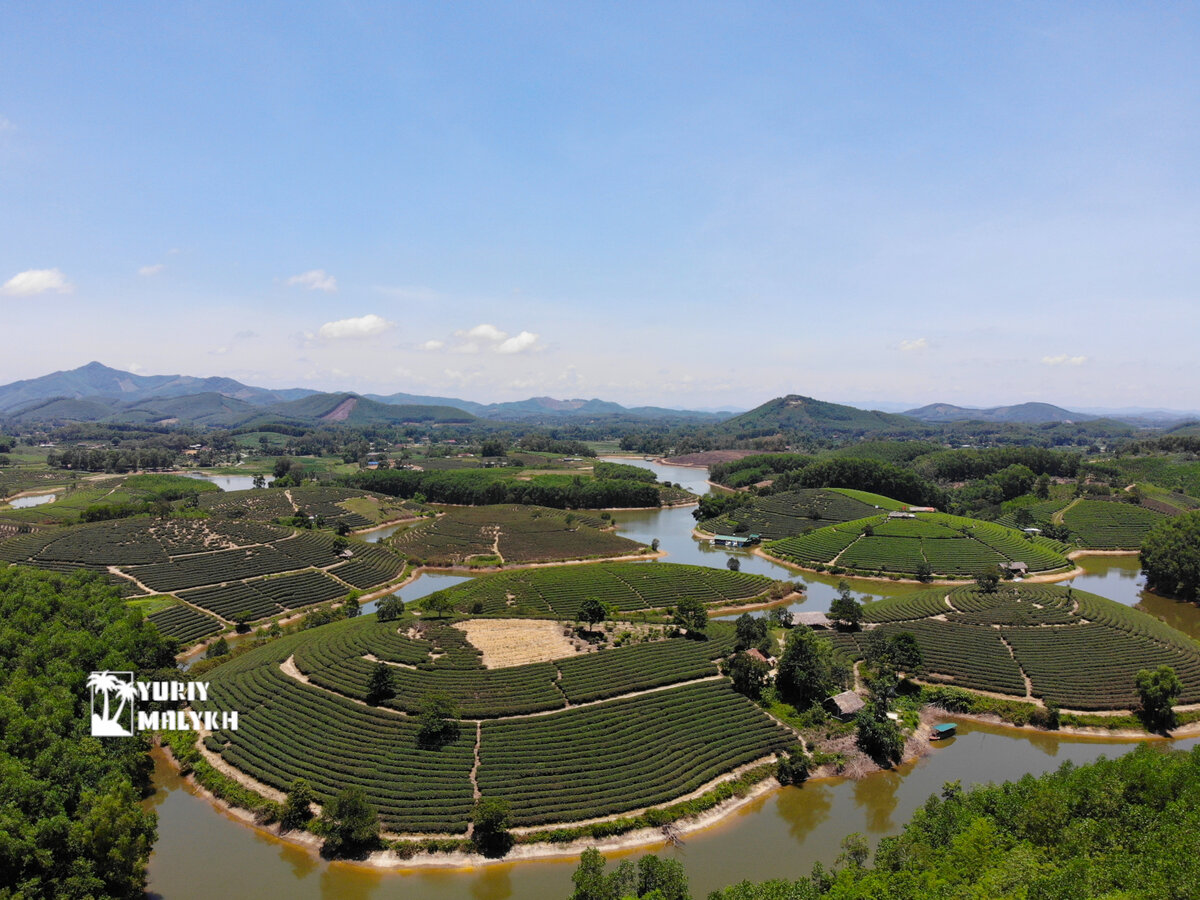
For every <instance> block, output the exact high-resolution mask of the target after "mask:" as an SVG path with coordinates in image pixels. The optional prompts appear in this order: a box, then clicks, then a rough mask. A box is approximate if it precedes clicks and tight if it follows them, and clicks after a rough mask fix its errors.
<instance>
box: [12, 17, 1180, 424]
mask: <svg viewBox="0 0 1200 900" xmlns="http://www.w3.org/2000/svg"><path fill="white" fill-rule="evenodd" d="M0 32H2V33H3V34H4V35H5V38H4V42H3V43H4V51H3V53H0V320H2V321H4V323H5V326H6V327H5V329H4V330H5V331H6V332H7V333H9V334H10V335H14V336H15V340H10V341H8V342H6V343H7V352H6V353H5V354H3V355H0V381H5V382H6V381H10V380H14V379H17V378H26V377H32V376H36V375H39V374H44V373H45V372H48V371H52V370H54V369H58V368H72V367H74V366H76V365H79V364H82V363H84V362H87V361H89V360H91V359H99V360H101V361H102V362H105V363H107V364H109V365H113V366H117V367H121V368H127V367H128V368H133V367H136V369H137V370H138V371H142V372H185V373H188V374H196V375H230V376H233V377H236V378H239V379H241V380H244V381H248V382H251V383H255V384H261V385H266V386H278V387H282V386H307V387H314V388H335V387H337V388H348V389H354V390H359V391H364V392H366V391H378V392H384V393H390V392H393V391H408V392H413V393H431V394H441V395H453V396H462V397H467V398H470V399H477V400H482V401H493V400H504V399H516V398H520V397H526V396H530V395H534V394H550V395H553V396H559V397H562V396H586V397H590V396H600V397H603V398H605V399H612V400H617V401H619V402H625V403H661V404H665V405H671V406H693V407H713V406H736V407H749V406H752V405H754V404H757V403H759V402H762V401H763V400H766V399H769V398H770V397H772V396H777V395H779V394H783V393H802V394H808V395H811V396H816V397H819V398H822V399H830V400H839V401H850V402H857V403H862V404H871V403H873V402H884V401H893V402H912V403H926V402H933V401H949V402H958V403H963V404H968V405H990V404H997V403H1010V402H1022V401H1025V400H1045V401H1050V402H1057V403H1060V404H1063V405H1067V406H1071V405H1076V406H1129V405H1144V406H1173V407H1178V408H1195V407H1198V406H1200V396H1198V394H1197V391H1196V385H1197V383H1198V381H1200V379H1198V377H1197V376H1198V374H1200V372H1198V363H1197V359H1198V358H1200V356H1198V354H1197V352H1196V341H1197V338H1198V337H1200V327H1198V326H1200V313H1198V312H1197V309H1198V303H1200V253H1198V252H1197V247H1198V246H1200V216H1198V213H1200V178H1198V177H1197V173H1198V172H1200V141H1198V137H1200V133H1198V131H1200V116H1198V115H1197V110H1198V109H1200V62H1198V61H1197V60H1198V57H1197V54H1196V52H1195V47H1196V46H1197V45H1198V44H1200V41H1198V38H1200V11H1198V9H1197V7H1196V6H1195V5H1185V4H1169V3H1164V4H1156V5H1154V6H1149V5H1134V4H1111V5H1104V4H1088V5H1086V6H1085V5H1082V4H1080V5H1063V4H1042V3H1030V4H1019V3H1010V4H953V3H948V4H882V3H881V4H874V3H869V4H867V3H864V4H840V3H828V4H815V3H814V4H784V3H775V4H754V3H727V4H703V3H686V4H683V3H680V4H668V3H650V4H645V3H638V4H632V3H630V4H618V3H598V4H585V3H571V4H561V3H557V4H549V3H547V4H539V3H529V2H523V3H520V4H486V3H462V4H409V5H405V4H396V3H380V4H374V3H358V2H342V3H326V4H291V3H286V4H284V3H281V4H263V3H251V4H213V3H209V4H199V3H191V4H188V3H177V4H141V3H125V4H103V5H101V4H83V3H80V4H59V3H42V4H36V5H34V4H7V5H5V6H4V7H2V8H0Z"/></svg>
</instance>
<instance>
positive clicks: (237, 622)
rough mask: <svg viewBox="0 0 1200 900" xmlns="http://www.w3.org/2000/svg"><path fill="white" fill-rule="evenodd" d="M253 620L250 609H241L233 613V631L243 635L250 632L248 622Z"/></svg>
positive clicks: (252, 612) (252, 613)
mask: <svg viewBox="0 0 1200 900" xmlns="http://www.w3.org/2000/svg"><path fill="white" fill-rule="evenodd" d="M253 618H254V611H253V610H251V609H243V610H241V611H239V612H236V613H234V615H233V622H234V629H235V630H236V631H237V633H238V634H245V633H246V632H247V631H249V630H250V621H251V620H252V619H253Z"/></svg>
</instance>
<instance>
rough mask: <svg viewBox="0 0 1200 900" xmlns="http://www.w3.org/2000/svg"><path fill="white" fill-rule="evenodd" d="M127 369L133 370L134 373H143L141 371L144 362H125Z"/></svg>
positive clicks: (128, 370) (127, 370)
mask: <svg viewBox="0 0 1200 900" xmlns="http://www.w3.org/2000/svg"><path fill="white" fill-rule="evenodd" d="M125 371H126V372H132V373H133V374H134V375H138V374H140V373H141V371H142V364H141V363H135V362H131V363H126V364H125Z"/></svg>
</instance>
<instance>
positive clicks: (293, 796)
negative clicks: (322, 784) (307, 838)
mask: <svg viewBox="0 0 1200 900" xmlns="http://www.w3.org/2000/svg"><path fill="white" fill-rule="evenodd" d="M312 801H313V792H312V788H311V787H309V784H308V782H307V781H305V780H304V779H303V778H297V779H295V780H294V781H293V782H292V784H291V787H289V788H288V792H287V798H286V799H285V800H284V802H283V812H282V813H280V816H279V828H280V830H281V831H294V830H296V829H299V828H304V827H305V826H306V825H307V824H308V821H309V819H311V818H312Z"/></svg>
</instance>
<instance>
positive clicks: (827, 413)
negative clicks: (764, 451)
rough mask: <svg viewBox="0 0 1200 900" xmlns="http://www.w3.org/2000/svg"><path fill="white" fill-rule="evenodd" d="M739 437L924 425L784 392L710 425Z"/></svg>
mask: <svg viewBox="0 0 1200 900" xmlns="http://www.w3.org/2000/svg"><path fill="white" fill-rule="evenodd" d="M714 430H715V431H718V432H723V433H728V434H732V435H734V436H735V437H739V438H748V437H759V436H762V435H768V434H778V433H787V432H820V433H837V434H869V433H875V432H889V433H893V432H894V433H917V432H921V431H923V430H928V429H925V428H924V426H922V424H921V423H920V422H918V421H916V420H915V419H910V418H908V417H907V416H900V415H893V414H892V413H884V412H878V411H876V410H863V409H857V408H856V407H853V406H843V405H841V404H840V403H827V402H825V401H823V400H814V399H813V398H812V397H801V396H800V395H798V394H788V395H787V396H786V397H776V398H775V399H774V400H768V401H767V402H766V403H764V404H762V406H757V407H755V408H754V409H752V410H750V411H749V412H745V413H742V414H741V415H740V416H734V417H733V418H732V419H729V420H728V421H726V422H722V423H721V424H720V425H718V426H716V428H715V429H714Z"/></svg>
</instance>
